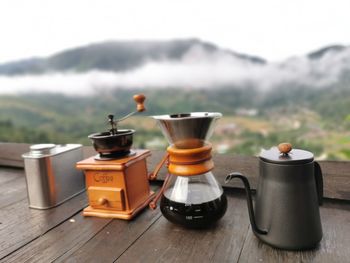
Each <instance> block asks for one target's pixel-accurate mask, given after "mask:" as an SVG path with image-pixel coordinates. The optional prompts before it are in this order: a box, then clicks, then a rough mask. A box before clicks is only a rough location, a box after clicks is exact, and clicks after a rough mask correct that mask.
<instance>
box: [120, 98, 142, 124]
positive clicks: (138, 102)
mask: <svg viewBox="0 0 350 263" xmlns="http://www.w3.org/2000/svg"><path fill="white" fill-rule="evenodd" d="M133 99H134V101H135V102H136V111H133V112H130V113H129V114H127V115H125V116H124V117H123V118H120V119H118V120H116V122H120V121H123V120H125V119H127V118H129V117H131V116H132V115H134V114H135V113H138V112H143V111H145V110H146V107H145V105H144V101H145V99H146V96H145V95H143V94H136V95H134V96H133Z"/></svg>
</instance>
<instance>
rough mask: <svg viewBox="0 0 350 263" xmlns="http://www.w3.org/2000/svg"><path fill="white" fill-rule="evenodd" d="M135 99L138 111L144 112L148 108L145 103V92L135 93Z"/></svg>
mask: <svg viewBox="0 0 350 263" xmlns="http://www.w3.org/2000/svg"><path fill="white" fill-rule="evenodd" d="M133 98H134V101H135V102H136V109H137V111H138V112H142V111H145V110H146V108H145V105H144V104H143V103H144V101H145V99H146V97H145V95H143V94H136V95H134V97H133Z"/></svg>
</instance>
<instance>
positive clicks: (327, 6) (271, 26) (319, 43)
mask: <svg viewBox="0 0 350 263" xmlns="http://www.w3.org/2000/svg"><path fill="white" fill-rule="evenodd" d="M349 10H350V1H349V0H331V1H328V0H327V1H322V0H287V1H286V0H263V1H262V0H255V1H253V0H240V1H237V0H228V1H222V0H213V1H206V0H173V1H170V0H139V1H135V0H96V1H95V0H92V1H89V0H41V1H39V0H22V1H20V0H1V1H0V34H1V35H0V63H1V62H5V61H9V60H14V59H19V58H25V57H31V56H46V55H50V54H52V53H54V52H57V51H61V50H64V49H66V48H69V47H75V46H80V45H84V44H88V43H93V42H99V41H104V40H112V39H114V40H119V39H172V38H188V37H191V38H192V37H197V38H201V39H203V40H206V41H210V42H213V43H215V44H217V45H219V46H221V47H223V48H229V49H232V50H234V51H237V52H242V53H247V54H252V55H258V56H261V57H264V58H266V59H268V60H273V61H276V60H282V59H284V58H287V57H290V56H294V55H302V54H305V53H307V52H309V51H313V50H315V49H318V48H320V47H323V46H326V45H329V44H335V43H340V44H345V45H348V44H349V43H350V15H349Z"/></svg>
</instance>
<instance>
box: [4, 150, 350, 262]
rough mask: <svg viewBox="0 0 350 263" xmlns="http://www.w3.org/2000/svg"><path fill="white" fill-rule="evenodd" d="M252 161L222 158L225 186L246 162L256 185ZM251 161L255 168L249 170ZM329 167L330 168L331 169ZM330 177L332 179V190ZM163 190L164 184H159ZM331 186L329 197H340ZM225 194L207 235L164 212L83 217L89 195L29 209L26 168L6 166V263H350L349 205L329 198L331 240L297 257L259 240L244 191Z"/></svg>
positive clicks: (326, 222)
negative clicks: (225, 205) (168, 217)
mask: <svg viewBox="0 0 350 263" xmlns="http://www.w3.org/2000/svg"><path fill="white" fill-rule="evenodd" d="M89 153H90V152H89ZM89 153H87V154H89ZM160 156H161V153H157V152H155V153H154V154H153V157H152V158H150V160H149V167H150V168H152V167H154V165H155V164H156V162H157V161H158V160H159V159H160ZM0 157H1V156H0ZM225 158H227V159H225ZM237 158H238V159H237ZM247 159H248V160H249V158H244V157H235V158H233V157H216V158H215V161H216V163H217V164H221V165H219V167H217V169H216V173H217V174H218V175H217V177H218V179H219V181H220V182H221V181H222V180H223V178H224V177H223V176H224V175H225V173H226V170H229V169H232V167H230V164H226V165H223V163H225V162H228V160H231V162H230V163H232V160H233V161H237V162H238V160H240V162H239V163H240V164H237V166H236V168H237V169H239V170H240V171H242V170H249V169H252V171H251V174H252V176H253V177H252V178H250V180H251V181H252V182H253V185H254V172H253V170H255V169H257V165H256V159H254V158H253V159H251V160H253V161H246V162H244V161H243V160H247ZM249 162H250V165H255V166H254V167H252V166H249V167H248V166H247V164H248V163H249ZM217 166H218V165H217ZM326 166H327V163H325V164H323V167H326ZM347 167H348V166H347ZM325 169H326V168H325ZM326 170H327V169H326ZM342 171H343V172H342V173H341V172H340V175H338V177H341V178H343V177H344V178H345V179H344V178H343V179H344V180H345V181H344V182H346V184H347V187H350V186H349V181H350V180H349V178H350V177H349V176H350V175H349V170H348V168H345V169H343V170H342ZM346 174H347V175H346ZM326 176H329V175H326ZM328 179H329V178H328ZM328 179H326V177H325V182H326V186H327V180H328ZM158 186H159V183H156V184H155V185H154V187H158ZM327 187H329V186H327ZM327 187H326V189H325V192H326V193H327V191H329V193H333V194H334V193H335V192H337V191H333V190H330V189H327ZM346 189H347V188H346ZM225 192H226V193H227V196H228V209H227V212H226V214H225V216H224V217H223V218H222V219H221V220H220V221H219V222H218V224H217V225H215V226H213V227H212V228H210V229H206V230H189V229H184V228H182V227H179V226H176V225H173V224H172V223H170V222H168V221H167V220H166V219H165V218H164V217H163V216H162V215H161V213H160V211H159V209H157V210H155V211H151V210H149V209H145V210H144V211H143V212H142V213H141V214H140V215H139V216H137V217H136V218H135V219H134V220H132V221H122V220H116V219H114V220H112V219H102V218H94V217H83V216H82V214H81V211H82V209H83V208H84V207H85V206H87V198H86V194H85V193H82V194H80V195H78V196H76V197H74V198H73V199H70V200H69V201H67V202H65V203H64V204H62V205H60V206H58V207H57V208H53V209H49V210H35V209H29V208H28V201H27V193H26V184H25V177H24V171H23V169H22V168H10V167H4V166H3V167H0V261H1V262H24V261H25V262H51V261H57V262H113V261H117V262H350V249H349V245H350V202H349V201H348V200H339V199H340V198H338V199H334V198H329V197H327V198H325V200H324V204H323V206H322V207H321V218H322V225H323V232H324V237H323V239H322V241H321V243H320V245H319V247H317V248H316V249H314V250H312V251H304V252H299V251H297V252H290V251H282V250H278V249H274V248H271V247H269V246H268V245H265V244H264V243H262V242H260V241H259V240H258V239H257V238H256V237H255V236H254V235H253V233H252V231H251V229H250V225H249V218H248V211H247V207H246V201H245V198H244V194H243V191H242V190H241V189H237V188H225ZM343 194H344V196H348V194H349V193H348V192H346V193H343ZM326 196H327V195H326Z"/></svg>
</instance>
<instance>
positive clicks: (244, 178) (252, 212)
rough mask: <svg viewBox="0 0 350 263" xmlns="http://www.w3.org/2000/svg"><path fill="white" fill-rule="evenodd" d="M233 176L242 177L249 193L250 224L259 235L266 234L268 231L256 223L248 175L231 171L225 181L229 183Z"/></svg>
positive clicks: (247, 193)
mask: <svg viewBox="0 0 350 263" xmlns="http://www.w3.org/2000/svg"><path fill="white" fill-rule="evenodd" d="M233 178H239V179H241V180H242V182H243V184H244V188H245V192H246V195H247V205H248V212H249V220H250V224H251V226H252V230H253V232H254V233H255V234H259V235H266V234H267V231H266V230H261V229H259V228H258V226H257V225H256V222H255V215H254V209H253V202H252V196H251V191H250V185H249V181H248V179H247V178H246V177H244V176H243V175H242V174H241V173H237V172H234V173H230V174H229V175H228V176H227V177H226V179H225V183H226V184H227V183H228V182H230V181H231V180H232V179H233Z"/></svg>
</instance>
